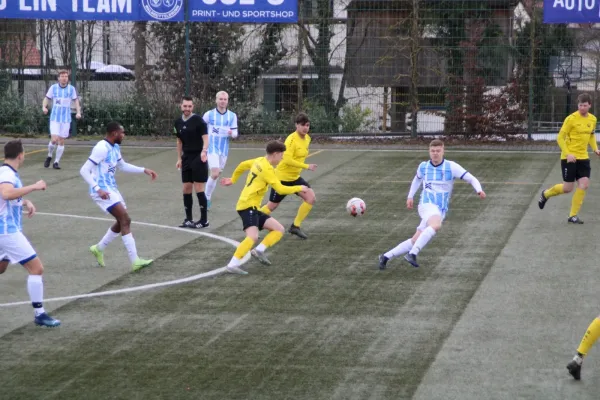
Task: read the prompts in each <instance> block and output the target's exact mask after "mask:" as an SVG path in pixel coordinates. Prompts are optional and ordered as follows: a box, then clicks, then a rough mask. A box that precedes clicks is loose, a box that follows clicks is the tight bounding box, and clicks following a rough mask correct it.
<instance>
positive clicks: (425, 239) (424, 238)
mask: <svg viewBox="0 0 600 400" xmlns="http://www.w3.org/2000/svg"><path fill="white" fill-rule="evenodd" d="M434 236H435V229H433V228H432V227H430V226H428V227H427V228H425V230H424V231H423V232H421V235H419V238H418V239H417V241H416V242H415V244H414V245H413V246H412V249H410V251H409V253H410V254H414V255H415V256H416V255H417V254H419V252H420V251H421V250H423V247H425V246H427V243H429V241H430V240H431V239H432V238H433V237H434Z"/></svg>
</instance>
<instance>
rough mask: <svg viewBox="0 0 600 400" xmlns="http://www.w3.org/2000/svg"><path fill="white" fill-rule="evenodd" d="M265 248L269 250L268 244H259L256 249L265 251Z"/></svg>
mask: <svg viewBox="0 0 600 400" xmlns="http://www.w3.org/2000/svg"><path fill="white" fill-rule="evenodd" d="M265 250H267V246H265V245H264V244H262V243H261V244H259V245H258V246H256V251H258V252H261V253H264V252H265Z"/></svg>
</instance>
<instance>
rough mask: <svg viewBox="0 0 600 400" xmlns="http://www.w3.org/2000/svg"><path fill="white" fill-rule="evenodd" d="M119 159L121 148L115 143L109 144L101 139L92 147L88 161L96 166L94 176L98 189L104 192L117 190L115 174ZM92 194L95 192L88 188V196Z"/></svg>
mask: <svg viewBox="0 0 600 400" xmlns="http://www.w3.org/2000/svg"><path fill="white" fill-rule="evenodd" d="M121 159H122V157H121V148H120V147H119V145H118V144H116V143H115V144H111V143H110V142H108V141H107V140H106V139H103V140H101V141H99V142H98V143H97V144H96V146H94V148H93V149H92V154H91V155H90V157H89V158H88V160H90V161H91V162H93V163H94V165H96V170H95V171H94V174H95V178H96V181H97V182H98V186H100V189H102V190H106V191H111V190H112V191H116V190H118V189H117V181H116V179H115V172H116V170H117V166H118V165H119V161H121ZM94 193H96V191H95V190H94V189H93V188H91V187H90V194H94Z"/></svg>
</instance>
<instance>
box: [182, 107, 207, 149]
mask: <svg viewBox="0 0 600 400" xmlns="http://www.w3.org/2000/svg"><path fill="white" fill-rule="evenodd" d="M175 135H176V136H177V138H178V139H179V140H181V144H182V150H183V151H184V152H185V153H193V152H198V153H199V152H201V151H202V148H203V145H204V141H203V140H202V135H208V126H207V125H206V122H204V120H203V119H202V117H201V116H199V115H198V114H192V115H191V116H190V117H189V118H188V119H187V120H185V121H184V120H183V116H181V117H179V118H177V119H176V120H175Z"/></svg>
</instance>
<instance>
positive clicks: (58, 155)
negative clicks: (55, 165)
mask: <svg viewBox="0 0 600 400" xmlns="http://www.w3.org/2000/svg"><path fill="white" fill-rule="evenodd" d="M64 152H65V146H60V145H59V146H58V147H57V148H56V158H55V159H54V162H60V159H61V158H62V155H63V153H64Z"/></svg>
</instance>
